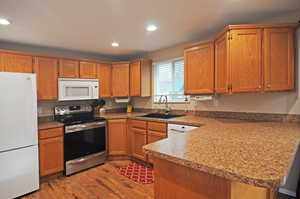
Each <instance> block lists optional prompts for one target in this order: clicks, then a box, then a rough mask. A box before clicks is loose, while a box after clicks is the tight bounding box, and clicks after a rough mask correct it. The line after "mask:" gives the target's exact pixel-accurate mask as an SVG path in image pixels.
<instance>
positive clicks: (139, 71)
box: [130, 59, 152, 97]
mask: <svg viewBox="0 0 300 199" xmlns="http://www.w3.org/2000/svg"><path fill="white" fill-rule="evenodd" d="M151 73H152V61H151V60H149V59H139V60H135V61H133V62H131V63H130V96H137V97H150V96H151Z"/></svg>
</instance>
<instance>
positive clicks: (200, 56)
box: [184, 42, 214, 95]
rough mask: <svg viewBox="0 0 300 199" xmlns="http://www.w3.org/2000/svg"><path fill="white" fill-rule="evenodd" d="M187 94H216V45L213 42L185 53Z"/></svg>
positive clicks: (187, 50)
mask: <svg viewBox="0 0 300 199" xmlns="http://www.w3.org/2000/svg"><path fill="white" fill-rule="evenodd" d="M184 62H185V63H184V75H185V76H184V86H185V94H191V95H193V94H209V93H214V44H213V42H210V43H204V44H200V45H199V46H196V47H193V48H189V49H186V50H185V51H184Z"/></svg>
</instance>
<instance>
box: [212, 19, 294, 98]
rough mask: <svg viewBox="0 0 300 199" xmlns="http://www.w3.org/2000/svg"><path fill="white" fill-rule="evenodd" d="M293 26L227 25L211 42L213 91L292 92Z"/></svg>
mask: <svg viewBox="0 0 300 199" xmlns="http://www.w3.org/2000/svg"><path fill="white" fill-rule="evenodd" d="M296 26H297V25H296V24H250V25H230V26H228V27H226V28H225V30H224V31H223V32H222V33H221V34H219V35H218V36H217V37H216V39H215V92H216V93H243V92H263V91H284V90H292V89H294V51H295V49H294V42H295V41H294V33H295V27H296Z"/></svg>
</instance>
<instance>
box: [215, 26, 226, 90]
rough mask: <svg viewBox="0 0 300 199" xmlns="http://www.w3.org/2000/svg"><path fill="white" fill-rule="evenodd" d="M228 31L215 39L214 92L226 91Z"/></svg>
mask: <svg viewBox="0 0 300 199" xmlns="http://www.w3.org/2000/svg"><path fill="white" fill-rule="evenodd" d="M227 38H228V33H227V32H224V33H222V34H221V35H220V36H219V37H217V38H216V40H215V93H218V94H222V93H227V92H228V85H229V67H227V66H228V65H229V64H228V61H229V59H228V55H227V53H228V52H229V49H228V48H229V40H228V39H227Z"/></svg>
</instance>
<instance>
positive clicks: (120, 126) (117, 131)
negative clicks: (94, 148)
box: [108, 119, 127, 155]
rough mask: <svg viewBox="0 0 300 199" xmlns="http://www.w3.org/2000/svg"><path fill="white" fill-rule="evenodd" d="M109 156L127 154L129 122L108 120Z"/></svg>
mask: <svg viewBox="0 0 300 199" xmlns="http://www.w3.org/2000/svg"><path fill="white" fill-rule="evenodd" d="M108 154H109V155H126V154H127V120H126V119H115V120H108Z"/></svg>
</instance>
